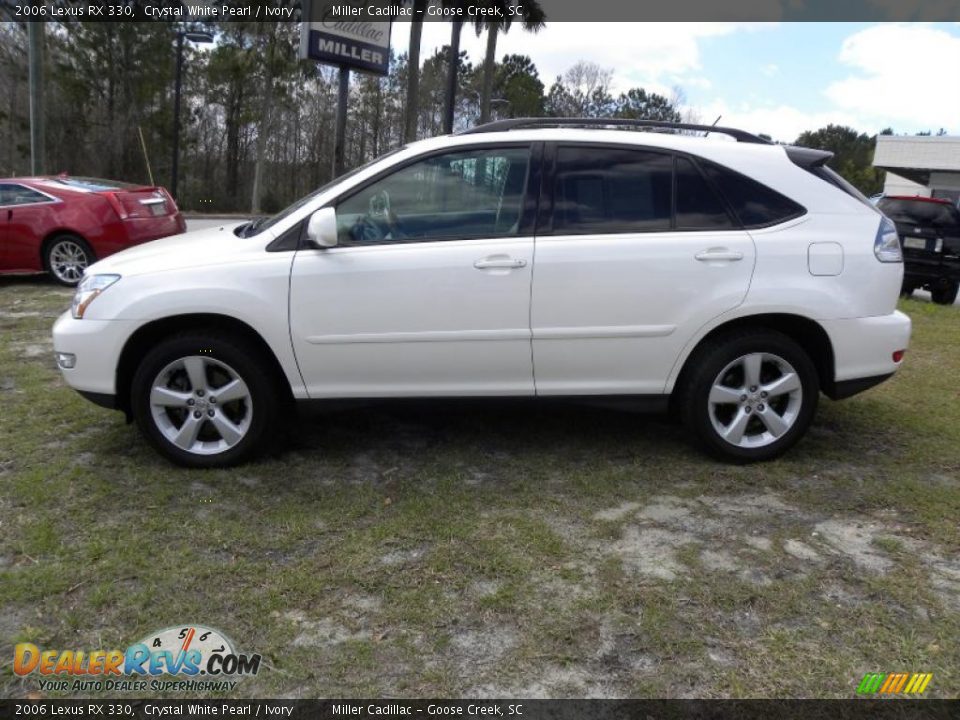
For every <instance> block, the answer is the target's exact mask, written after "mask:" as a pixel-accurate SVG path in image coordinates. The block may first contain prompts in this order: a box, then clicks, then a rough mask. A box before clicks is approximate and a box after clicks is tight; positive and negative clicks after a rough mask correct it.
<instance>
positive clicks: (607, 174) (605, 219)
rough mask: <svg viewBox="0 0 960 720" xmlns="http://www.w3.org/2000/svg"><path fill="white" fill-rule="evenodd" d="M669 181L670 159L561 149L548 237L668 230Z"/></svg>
mask: <svg viewBox="0 0 960 720" xmlns="http://www.w3.org/2000/svg"><path fill="white" fill-rule="evenodd" d="M672 181H673V157H672V156H671V155H666V154H661V153H653V152H647V151H644V150H631V149H628V148H604V147H561V148H559V149H558V151H557V169H556V176H555V180H554V207H553V229H554V232H556V233H561V234H563V233H570V234H576V233H626V232H648V231H652V230H669V229H670V214H671V207H670V206H671V202H670V201H671V192H672V185H673V182H672Z"/></svg>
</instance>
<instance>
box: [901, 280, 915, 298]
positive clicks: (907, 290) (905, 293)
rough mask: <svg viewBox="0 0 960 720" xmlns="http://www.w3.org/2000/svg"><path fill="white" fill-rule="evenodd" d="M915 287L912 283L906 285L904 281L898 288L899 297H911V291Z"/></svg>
mask: <svg viewBox="0 0 960 720" xmlns="http://www.w3.org/2000/svg"><path fill="white" fill-rule="evenodd" d="M916 289H917V288H916V287H915V286H914V285H908V284H907V283H904V284H903V286H902V287H901V288H900V297H905V298H908V297H911V296H912V295H913V291H914V290H916Z"/></svg>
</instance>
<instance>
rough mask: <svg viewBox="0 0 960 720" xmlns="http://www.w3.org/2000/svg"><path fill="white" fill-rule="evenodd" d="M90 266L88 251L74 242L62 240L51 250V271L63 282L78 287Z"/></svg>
mask: <svg viewBox="0 0 960 720" xmlns="http://www.w3.org/2000/svg"><path fill="white" fill-rule="evenodd" d="M88 264H89V261H88V258H87V253H86V251H85V250H84V249H83V248H82V247H81V246H80V245H79V244H78V243H76V242H74V241H73V240H60V241H58V242H57V243H56V244H55V245H54V246H53V247H52V248H50V271H51V272H52V273H53V274H54V275H55V276H56V277H57V279H58V280H60V281H61V282H64V283H67V284H69V285H76V284H77V283H78V282H80V278H82V277H83V273H84V271H85V270H86V269H87V265H88Z"/></svg>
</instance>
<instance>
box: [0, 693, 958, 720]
mask: <svg viewBox="0 0 960 720" xmlns="http://www.w3.org/2000/svg"><path fill="white" fill-rule="evenodd" d="M958 713H960V700H899V699H893V698H891V699H889V700H522V699H513V700H124V699H111V700H0V718H4V720H7V719H16V718H57V717H59V718H75V717H82V718H87V719H88V720H108V719H109V720H114V719H118V718H130V719H136V720H154V719H156V718H208V717H216V718H221V717H223V718H236V719H237V720H249V718H293V719H294V720H342V719H343V718H379V719H380V720H402V719H405V718H447V719H448V720H470V719H473V718H513V719H514V720H674V719H676V720H680V719H681V718H694V719H696V720H728V719H729V720H767V719H768V718H776V720H794V719H796V720H800V719H801V718H802V719H803V720H816V719H818V718H830V719H831V720H832V719H834V718H840V719H849V720H901V719H907V718H909V719H910V720H914V719H918V720H941V719H942V720H947V718H956V717H958Z"/></svg>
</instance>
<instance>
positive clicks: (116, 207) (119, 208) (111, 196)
mask: <svg viewBox="0 0 960 720" xmlns="http://www.w3.org/2000/svg"><path fill="white" fill-rule="evenodd" d="M105 195H106V196H107V200H108V201H109V202H110V206H111V207H112V208H113V211H114V212H115V213H117V217H119V218H120V219H121V220H126V219H127V217H128V213H127V211H126V210H125V209H124V207H123V203H121V202H120V198H118V197H117V194H116V193H105Z"/></svg>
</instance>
